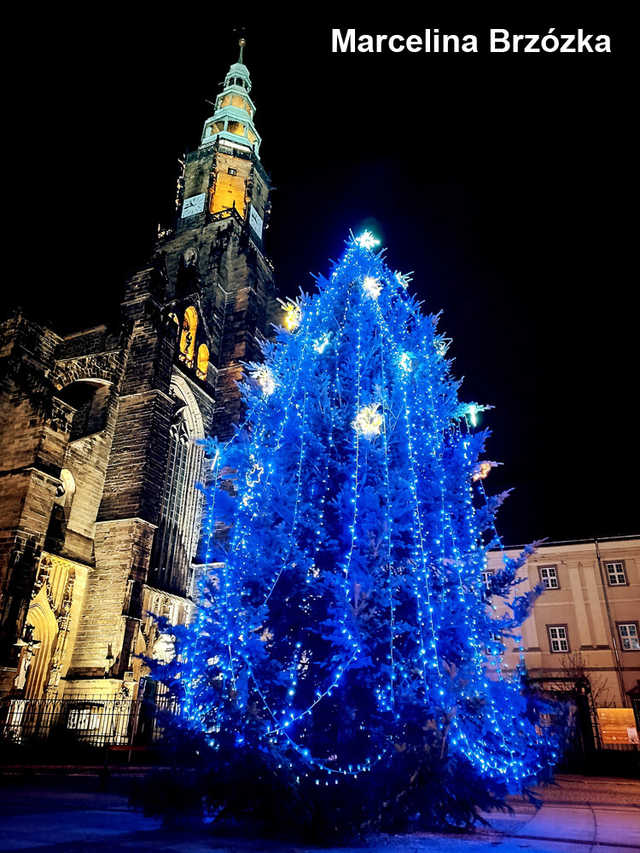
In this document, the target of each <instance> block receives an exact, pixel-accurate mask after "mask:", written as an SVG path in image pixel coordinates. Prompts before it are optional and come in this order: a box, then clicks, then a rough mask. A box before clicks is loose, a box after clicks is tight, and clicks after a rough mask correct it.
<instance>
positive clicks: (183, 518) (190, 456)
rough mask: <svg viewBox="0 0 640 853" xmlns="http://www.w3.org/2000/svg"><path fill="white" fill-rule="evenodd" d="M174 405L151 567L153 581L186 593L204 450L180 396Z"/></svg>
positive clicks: (197, 525)
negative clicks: (198, 482)
mask: <svg viewBox="0 0 640 853" xmlns="http://www.w3.org/2000/svg"><path fill="white" fill-rule="evenodd" d="M176 406H177V410H176V413H175V415H174V419H173V423H172V425H171V428H170V430H169V448H168V455H167V467H166V472H165V483H164V489H163V493H162V499H161V505H160V519H159V524H158V529H157V531H156V534H155V536H154V540H153V554H152V558H151V568H152V576H153V580H154V582H155V583H158V584H162V585H163V587H164V588H165V589H169V590H172V591H174V592H177V593H178V594H179V595H186V594H187V590H188V585H189V580H190V575H191V560H192V558H193V555H194V554H195V551H196V546H197V544H198V533H199V529H200V506H201V498H200V493H199V492H198V491H197V489H196V488H195V484H196V482H197V481H198V480H199V479H200V477H201V474H202V462H203V454H204V451H203V448H202V447H201V446H200V445H198V444H196V442H195V441H194V438H198V437H199V436H198V435H197V434H196V432H195V430H194V427H193V423H192V422H191V421H192V418H191V417H190V412H189V408H188V406H187V405H186V404H185V402H184V401H183V400H180V399H177V400H176ZM156 612H157V611H156Z"/></svg>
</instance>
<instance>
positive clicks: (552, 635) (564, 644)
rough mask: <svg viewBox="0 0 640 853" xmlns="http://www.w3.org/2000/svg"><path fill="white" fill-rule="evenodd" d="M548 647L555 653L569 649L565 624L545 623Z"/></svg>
mask: <svg viewBox="0 0 640 853" xmlns="http://www.w3.org/2000/svg"><path fill="white" fill-rule="evenodd" d="M547 632H548V634H549V648H550V650H551V651H552V652H553V653H554V654H555V653H557V652H568V651H569V635H568V632H567V626H566V625H547Z"/></svg>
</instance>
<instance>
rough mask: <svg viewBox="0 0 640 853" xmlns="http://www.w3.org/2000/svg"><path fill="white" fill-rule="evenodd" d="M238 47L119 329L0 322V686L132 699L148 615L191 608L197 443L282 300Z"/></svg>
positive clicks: (214, 422)
mask: <svg viewBox="0 0 640 853" xmlns="http://www.w3.org/2000/svg"><path fill="white" fill-rule="evenodd" d="M243 45H244V42H243V41H241V51H240V59H239V61H238V62H237V63H235V64H234V65H232V66H231V67H230V69H229V71H228V73H227V75H226V78H225V81H224V86H223V89H222V91H221V93H220V94H219V95H218V97H217V99H216V103H215V111H214V113H213V115H212V116H211V118H209V119H207V121H206V122H205V125H204V130H203V134H202V138H201V141H200V145H199V147H198V148H197V150H196V151H193V152H192V153H190V154H189V155H188V156H187V157H186V159H185V162H184V170H183V175H182V177H181V179H180V181H179V192H178V198H177V219H176V222H175V226H174V227H173V228H172V229H170V230H167V231H163V232H160V234H159V238H158V242H157V244H156V246H155V250H154V253H153V257H152V259H151V262H150V264H149V266H148V267H146V268H144V269H142V270H140V271H139V272H138V273H137V274H136V275H134V276H133V277H132V278H131V279H130V280H129V281H128V282H127V283H126V286H125V288H124V297H123V300H122V304H121V319H120V324H119V327H118V328H115V329H109V328H107V327H106V326H99V327H97V328H93V329H86V330H83V331H80V332H77V333H75V334H71V335H67V336H66V337H63V336H61V335H59V334H57V333H56V332H55V331H54V330H52V329H49V328H46V327H44V326H41V325H38V324H36V323H34V322H33V321H31V320H29V319H28V318H27V317H25V316H24V315H23V314H22V313H21V312H15V313H14V314H13V316H11V317H10V318H9V319H8V320H7V321H6V322H4V323H3V324H2V326H0V369H1V370H2V379H1V386H0V477H1V478H2V488H1V490H0V694H2V695H9V696H11V697H16V698H18V699H19V698H27V699H29V698H32V699H37V698H44V697H63V698H73V697H80V696H87V695H97V694H99V695H102V696H112V697H122V696H125V697H126V696H129V697H133V696H135V694H136V690H137V685H138V681H139V678H140V676H141V674H143V668H142V663H141V661H140V659H139V657H138V655H140V654H146V655H152V654H155V655H160V654H162V645H163V638H162V637H161V636H160V637H159V636H158V635H157V630H156V628H155V623H154V620H153V619H152V617H151V616H149V615H148V614H149V612H151V613H155V614H159V615H164V616H167V617H168V618H169V619H170V621H172V622H173V623H174V624H175V623H183V622H185V621H187V620H188V619H189V618H190V615H191V613H192V611H193V607H194V605H193V597H192V596H193V575H194V571H195V569H196V566H195V556H196V549H197V544H198V541H197V540H198V532H199V516H200V510H201V506H200V503H201V502H200V493H199V492H198V491H197V490H196V489H195V488H194V486H195V484H196V482H197V481H199V480H200V479H201V478H202V477H203V476H204V471H203V463H204V457H203V449H202V447H201V446H199V445H198V444H197V440H198V439H202V438H203V437H204V436H206V435H208V434H211V433H214V434H217V435H218V436H219V437H222V438H226V437H227V436H229V434H230V433H231V431H232V428H233V424H234V423H237V422H239V420H240V419H241V416H242V411H241V403H240V398H239V395H238V392H237V387H236V383H237V380H238V379H239V378H240V377H241V374H242V365H241V363H242V362H244V361H250V360H255V359H258V358H259V357H260V347H259V341H260V339H261V338H263V337H265V336H267V335H268V334H269V331H270V328H271V324H272V322H273V321H274V320H275V319H276V317H277V312H278V305H277V300H276V293H275V288H274V284H273V271H272V267H271V264H270V263H269V261H268V259H267V258H266V257H265V255H264V253H263V236H264V229H265V227H266V223H267V221H268V218H269V194H270V183H269V177H268V175H267V173H266V172H265V170H264V168H263V166H262V164H261V162H260V156H259V155H260V142H261V140H260V136H259V134H258V132H257V130H256V128H255V125H254V119H253V116H254V110H255V107H254V103H253V101H252V98H251V80H250V77H249V71H248V69H247V67H246V65H244V63H243V60H242V48H243ZM18 704H19V703H18Z"/></svg>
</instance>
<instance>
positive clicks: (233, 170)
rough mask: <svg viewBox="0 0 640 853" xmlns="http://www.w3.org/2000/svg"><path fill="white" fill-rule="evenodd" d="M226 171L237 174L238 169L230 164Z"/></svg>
mask: <svg viewBox="0 0 640 853" xmlns="http://www.w3.org/2000/svg"><path fill="white" fill-rule="evenodd" d="M227 172H228V173H229V174H230V175H237V174H238V170H237V169H233V168H232V167H231V166H229V168H228V169H227Z"/></svg>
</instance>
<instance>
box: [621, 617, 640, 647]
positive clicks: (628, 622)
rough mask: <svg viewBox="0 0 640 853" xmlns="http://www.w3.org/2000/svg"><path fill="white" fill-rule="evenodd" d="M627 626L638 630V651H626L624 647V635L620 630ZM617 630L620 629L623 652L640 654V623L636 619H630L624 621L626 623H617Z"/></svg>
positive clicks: (636, 638) (636, 637)
mask: <svg viewBox="0 0 640 853" xmlns="http://www.w3.org/2000/svg"><path fill="white" fill-rule="evenodd" d="M627 625H633V626H634V628H635V629H636V636H635V640H636V643H638V648H637V649H625V647H624V641H623V637H622V633H621V631H620V628H622V627H623V626H627ZM616 628H617V629H618V640H619V641H620V649H621V651H623V652H636V653H638V652H640V624H638V621H637V620H636V619H629V620H628V621H624V622H616ZM629 639H630V638H629Z"/></svg>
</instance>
